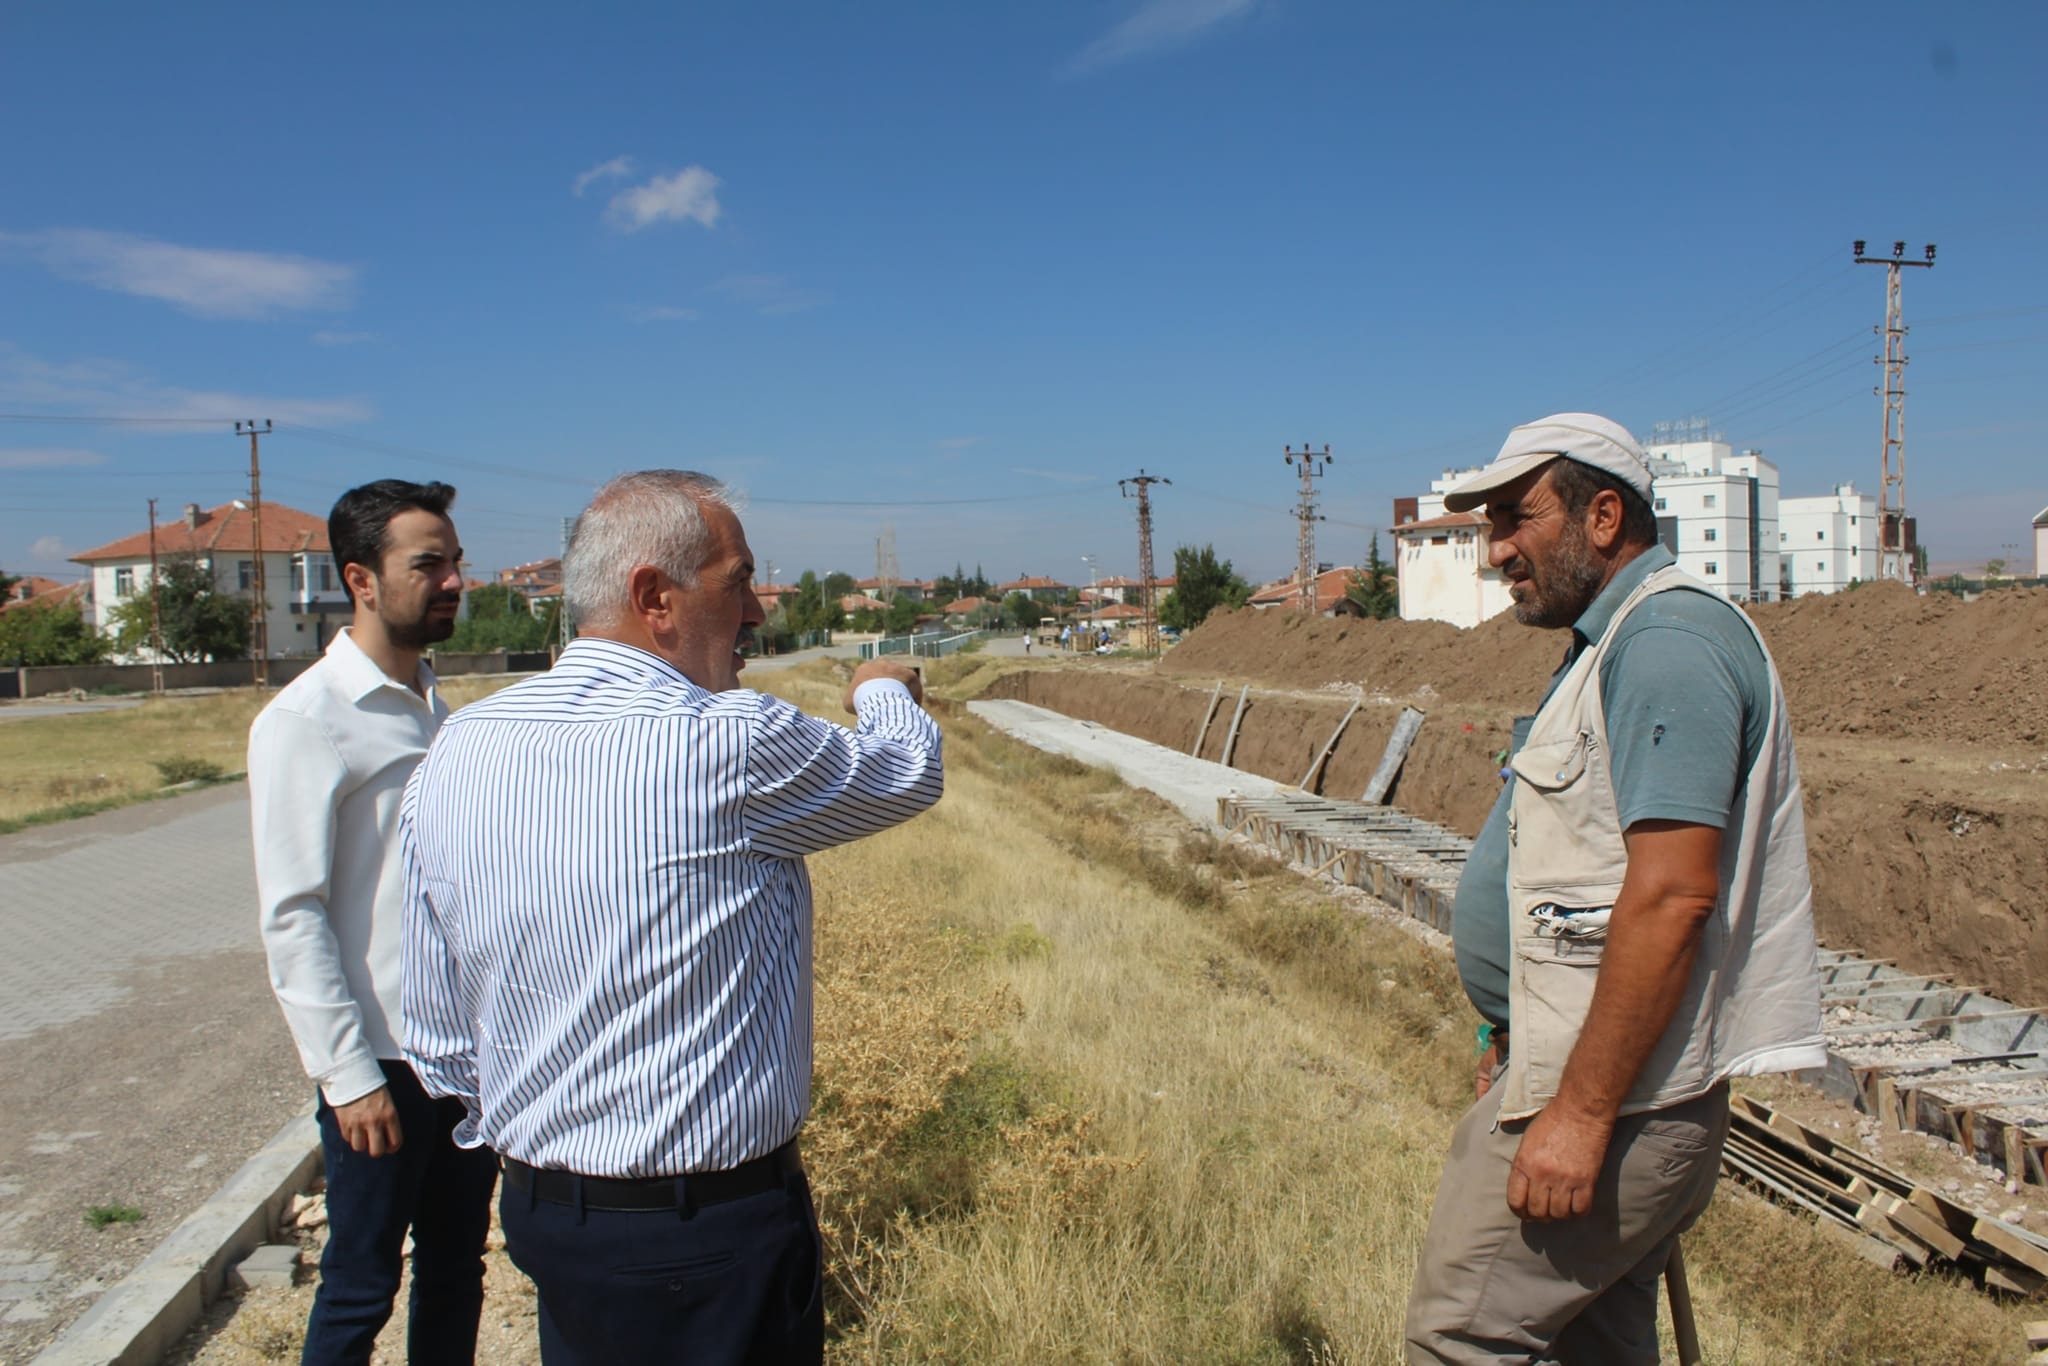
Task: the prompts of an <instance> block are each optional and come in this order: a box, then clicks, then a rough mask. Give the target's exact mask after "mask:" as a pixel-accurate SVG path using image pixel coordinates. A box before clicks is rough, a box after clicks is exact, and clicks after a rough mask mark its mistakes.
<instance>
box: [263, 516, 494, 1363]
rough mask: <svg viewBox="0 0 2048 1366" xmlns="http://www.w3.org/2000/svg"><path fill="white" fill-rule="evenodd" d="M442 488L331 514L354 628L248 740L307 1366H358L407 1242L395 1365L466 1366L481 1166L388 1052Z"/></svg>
mask: <svg viewBox="0 0 2048 1366" xmlns="http://www.w3.org/2000/svg"><path fill="white" fill-rule="evenodd" d="M454 498H455V490H454V489H452V488H450V487H449V486H448V485H446V484H413V483H407V482H405V481H403V480H397V479H384V480H379V481H377V482H376V483H372V484H365V485H364V486H363V487H361V488H357V489H351V490H350V491H349V492H347V493H345V494H343V495H342V497H341V500H340V501H339V502H337V503H336V504H335V505H334V511H333V512H332V513H331V514H330V515H329V517H328V522H327V526H328V539H329V542H330V544H331V548H332V550H333V554H334V560H335V565H336V567H337V568H338V569H339V570H340V572H341V580H342V583H343V585H344V586H345V587H346V589H347V591H348V595H349V599H350V601H351V603H352V604H353V605H354V608H355V613H354V619H353V624H352V625H350V626H349V627H347V628H346V629H344V630H343V631H341V632H340V633H339V634H338V635H336V636H335V638H334V641H333V643H332V644H330V645H329V646H328V647H327V653H326V656H325V657H324V658H322V659H321V660H320V662H319V663H317V664H315V665H314V666H313V667H312V668H310V669H308V670H307V671H306V672H305V673H303V674H301V675H300V676H299V677H298V678H297V679H296V680H294V681H293V682H292V684H291V685H290V686H289V687H287V688H285V689H284V690H283V691H282V692H280V693H279V694H278V695H277V697H276V698H275V699H274V700H272V702H271V703H270V705H269V706H267V707H265V708H264V709H263V713H262V714H261V715H260V716H258V717H257V718H256V723H255V725H253V726H251V727H250V730H249V804H250V813H251V822H252V825H253V827H254V835H255V847H256V891H257V897H258V900H259V901H260V903H261V925H262V931H263V947H264V951H265V953H266V954H267V955H268V956H269V960H270V981H271V986H272V988H273V989H274V990H275V991H276V993H277V1000H278V1004H279V1005H280V1006H282V1007H283V1008H284V1017H285V1023H286V1025H287V1026H289V1028H290V1029H291V1033H292V1038H293V1039H294V1040H295V1041H296V1042H297V1044H298V1048H299V1057H300V1060H301V1061H302V1062H303V1063H304V1064H305V1068H306V1072H307V1074H308V1075H309V1076H310V1077H311V1078H312V1079H313V1081H314V1082H315V1083H316V1084H317V1085H318V1087H319V1093H320V1098H319V1108H318V1111H317V1113H318V1118H319V1123H320V1143H321V1149H322V1152H323V1155H324V1157H325V1159H326V1170H327V1219H328V1241H327V1250H326V1252H325V1253H324V1254H323V1255H322V1256H321V1259H320V1286H319V1289H318V1291H317V1292H316V1293H315V1295H314V1299H313V1310H312V1314H311V1317H310V1318H309V1319H308V1320H307V1323H306V1345H305V1352H304V1355H303V1357H302V1361H303V1362H304V1363H305V1366H315V1364H316V1363H317V1364H318V1366H327V1364H328V1363H353V1364H355V1366H360V1364H361V1363H367V1362H368V1361H369V1360H370V1351H371V1348H372V1346H373V1345H374V1344H375V1342H376V1338H377V1333H378V1331H379V1330H380V1329H382V1328H383V1326H384V1324H385V1321H386V1320H388V1319H389V1318H390V1317H391V1306H392V1301H393V1299H394V1298H395V1296H396V1295H397V1292H398V1283H399V1271H400V1265H401V1250H402V1248H403V1245H404V1242H405V1236H406V1233H407V1232H408V1231H410V1232H411V1234H412V1237H413V1281H412V1300H411V1309H410V1316H409V1322H408V1327H407V1351H408V1357H409V1359H410V1360H411V1361H412V1362H414V1363H416V1364H417V1363H428V1362H433V1363H447V1362H466V1361H470V1360H472V1359H473V1358H474V1356H475V1352H476V1329H477V1316H478V1312H479V1311H480V1309H481V1307H482V1304H483V1243H484V1234H485V1232H486V1231H487V1230H488V1228H489V1226H490V1201H491V1189H492V1187H493V1185H494V1183H495V1182H496V1180H497V1163H496V1160H495V1158H494V1157H493V1156H492V1155H491V1154H490V1153H489V1152H487V1151H483V1150H478V1149H473V1148H460V1147H457V1146H456V1145H455V1143H454V1141H453V1134H454V1130H455V1126H456V1124H457V1123H458V1122H459V1121H460V1120H461V1119H462V1114H463V1111H462V1106H461V1105H460V1104H459V1103H455V1102H450V1101H445V1100H436V1099H434V1098H433V1097H431V1096H429V1095H428V1094H427V1093H426V1092H425V1091H424V1090H423V1089H421V1086H420V1083H419V1079H418V1078H417V1077H415V1076H414V1075H413V1072H412V1069H411V1068H409V1067H408V1066H406V1063H405V1055H404V1053H403V1052H402V1051H401V1049H400V1043H401V1038H400V1032H401V1031H400V1027H399V1008H398V1007H399V980H398V974H399V962H400V957H401V954H400V947H399V945H400V937H401V929H402V918H403V902H404V894H405V872H404V867H403V864H402V862H401V860H400V857H399V847H398V815H399V805H400V802H401V800H402V798H403V796H404V792H405V784H406V780H407V779H408V778H409V777H411V776H412V771H413V769H414V767H415V766H416V765H418V763H419V761H420V757H421V756H422V755H424V754H425V753H426V751H427V745H428V742H430V741H431V740H432V739H433V738H434V734H435V732H436V731H438V730H439V729H440V727H441V722H442V721H443V720H445V719H446V718H447V715H448V707H447V704H446V703H444V702H442V701H441V699H440V697H439V696H438V695H437V694H436V692H435V678H434V674H433V671H432V670H431V669H429V668H428V667H427V666H426V664H425V663H424V662H423V661H422V660H421V658H420V656H421V653H422V652H423V651H424V650H425V649H426V648H427V647H428V646H429V645H431V644H433V643H434V642H436V641H441V640H446V639H447V638H448V637H449V636H450V635H451V634H453V633H454V630H455V618H456V613H457V612H458V611H459V610H460V608H461V604H462V567H461V564H462V549H461V546H460V544H459V543H458V542H457V540H456V538H455V526H454V524H453V523H452V522H450V521H449V520H448V506H449V504H450V503H451V502H453V501H454Z"/></svg>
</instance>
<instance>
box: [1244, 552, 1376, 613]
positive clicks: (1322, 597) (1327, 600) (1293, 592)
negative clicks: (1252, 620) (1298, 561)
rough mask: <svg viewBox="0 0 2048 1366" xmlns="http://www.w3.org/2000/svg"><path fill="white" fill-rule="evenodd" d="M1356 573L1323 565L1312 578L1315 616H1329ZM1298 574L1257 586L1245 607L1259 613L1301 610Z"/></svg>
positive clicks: (1342, 566)
mask: <svg viewBox="0 0 2048 1366" xmlns="http://www.w3.org/2000/svg"><path fill="white" fill-rule="evenodd" d="M1357 573H1358V571H1357V570H1356V569H1354V568H1352V567H1351V566H1349V565H1326V566H1323V567H1322V568H1321V569H1319V570H1318V571H1317V573H1316V577H1315V595H1316V615H1317V616H1324V617H1327V616H1330V615H1332V613H1333V610H1334V609H1335V608H1336V606H1337V604H1338V603H1339V602H1341V601H1343V600H1344V597H1345V595H1346V593H1347V592H1348V591H1349V590H1350V587H1351V580H1352V578H1353V577H1354V576H1355V575H1356V574H1357ZM1301 597H1302V593H1301V571H1300V570H1298V569H1297V570H1296V571H1294V573H1292V574H1289V575H1288V576H1287V577H1286V578H1284V579H1275V580H1274V581H1273V582H1271V583H1269V584H1265V585H1263V586H1261V587H1260V588H1259V589H1258V590H1257V591H1256V592H1254V593H1253V594H1252V595H1251V597H1250V598H1248V599H1246V600H1245V605H1246V606H1247V607H1252V608H1256V609H1257V610H1259V611H1269V610H1271V609H1274V608H1280V609H1283V610H1286V611H1295V612H1298V611H1300V610H1301Z"/></svg>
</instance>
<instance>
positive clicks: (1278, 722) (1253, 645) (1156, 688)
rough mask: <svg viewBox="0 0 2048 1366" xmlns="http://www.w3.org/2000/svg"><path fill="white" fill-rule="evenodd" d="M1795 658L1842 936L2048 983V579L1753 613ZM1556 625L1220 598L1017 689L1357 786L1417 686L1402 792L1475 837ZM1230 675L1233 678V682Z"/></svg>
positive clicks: (1994, 983) (1916, 957)
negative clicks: (1977, 593) (1144, 650)
mask: <svg viewBox="0 0 2048 1366" xmlns="http://www.w3.org/2000/svg"><path fill="white" fill-rule="evenodd" d="M1755 612H1756V620H1757V622H1758V624H1759V625H1760V626H1761V628H1762V629H1763V632H1764V636H1765V639H1766V640H1767V641H1768V642H1769V643H1770V646H1771V650H1772V653H1773V655H1774V656H1775V657H1776V658H1777V659H1778V661H1779V667H1780V671H1781V672H1782V674H1783V676H1784V679H1785V686H1786V691H1787V695H1788V698H1789V701H1790V707H1791V712H1792V717H1793V723H1794V728H1795V731H1796V733H1797V736H1798V745H1799V757H1800V765H1801V768H1802V770H1803V772H1804V775H1805V780H1806V795H1807V831H1808V842H1809V846H1810V855H1811V859H1812V864H1813V875H1814V898H1815V911H1816V916H1817V918H1818V921H1819V924H1820V929H1821V934H1822V937H1823V938H1824V939H1825V940H1827V941H1828V942H1829V943H1831V944H1835V945H1839V946H1842V947H1846V948H1854V949H1857V950H1859V951H1861V952H1864V953H1867V954H1871V955H1873V956H1878V957H1884V958H1890V959H1894V960H1896V961H1897V962H1899V963H1900V964H1902V965H1904V966H1907V967H1909V968H1911V969H1912V970H1914V971H1920V972H1930V973H1942V972H1945V973H1952V974H1954V975H1955V976H1956V977H1957V979H1958V980H1959V981H1961V982H1963V983H1965V984H1968V985H1974V986H1981V987H1983V988H1985V989H1987V990H1990V991H1993V992H1995V993H1996V994H1998V995H2000V996H2003V997H2005V998H2007V999H2009V1000H2013V1001H2016V1002H2018V1003H2019V1004H2023V1005H2036V1004H2041V1003H2043V1002H2044V1001H2048V899H2044V898H2043V895H2042V889H2043V888H2044V887H2048V591H2043V590H2013V591H2007V592H2000V593H1995V594H1992V595H1989V596H1987V597H1985V598H1983V599H1981V600H1979V601H1977V602H1974V603H1962V602H1959V601H1956V600H1954V599H1950V598H1947V597H1945V596H1944V597H1935V596H1930V597H1927V598H1921V597H1918V596H1916V595H1914V594H1912V593H1909V592H1907V591H1905V590H1903V589H1894V588H1881V587H1877V586H1872V587H1868V588H1862V589H1858V590H1857V591H1855V592H1852V593H1847V594H1842V595H1838V596H1835V597H1828V598H1807V599H1801V600H1799V601H1797V602H1792V603H1784V604H1772V605H1769V606H1764V607H1760V608H1757V609H1755ZM1565 644H1566V637H1565V635H1564V633H1562V632H1555V633H1546V634H1544V635H1538V634H1537V633H1535V632H1532V631H1530V630H1529V629H1528V628H1527V627H1523V626H1518V625H1516V624H1515V623H1514V622H1513V621H1512V620H1510V619H1496V620H1494V621H1492V622H1489V623H1487V624H1486V625H1484V626H1481V627H1479V628H1477V629H1476V630H1470V631H1460V630H1458V629H1457V628H1455V627H1450V626H1444V625H1441V624H1438V623H1429V622H1398V621H1396V622H1370V621H1344V620H1329V619H1315V620H1303V619H1302V618H1300V617H1299V616H1298V615H1295V614H1292V613H1286V614H1283V613H1277V612H1275V613H1254V612H1249V611H1245V612H1233V613H1229V614H1227V615H1224V616H1222V617H1218V618H1212V620H1211V621H1210V622H1208V623H1205V624H1204V625H1203V627H1202V628H1201V630H1199V631H1196V632H1194V633H1193V634H1192V635H1190V636H1189V638H1188V639H1187V640H1186V641H1185V642H1184V643H1182V644H1181V645H1180V646H1179V647H1177V648H1176V649H1175V650H1174V651H1173V652H1172V653H1171V654H1169V655H1168V656H1167V657H1166V658H1165V659H1164V660H1163V661H1161V663H1160V664H1159V665H1158V666H1157V671H1156V672H1154V671H1152V670H1142V671H1140V670H1130V669H1121V670H1120V669H1116V668H1109V667H1098V666H1092V665H1088V664H1072V663H1064V664H1057V665H1054V666H1052V667H1036V668H1031V669H1027V670H1024V671H1020V672H1016V673H1012V674H1008V675H1005V676H1004V677H1003V678H1001V679H999V680H998V681H997V683H996V684H995V686H993V687H992V688H991V690H990V692H991V694H992V695H995V696H1007V697H1016V698H1019V699H1021V700H1024V701H1027V702H1033V703H1036V704H1038V705H1040V706H1045V707H1050V708H1052V709H1054V710H1056V711H1060V712H1064V713H1066V714H1067V715H1070V716H1077V717H1082V718H1085V719H1088V720H1092V721H1096V722H1098V723H1100V724H1102V725H1106V726H1111V727H1114V728H1115V729H1118V730H1121V731H1125V732H1127V733H1130V734H1133V735H1139V736H1142V737H1144V738H1146V739H1149V740H1153V741H1155V742H1157V743H1159V744H1163V745H1168V746H1171V747H1173V748H1176V749H1180V750H1183V751H1185V750H1188V749H1189V748H1190V746H1191V745H1192V744H1193V742H1194V740H1195V737H1196V735H1197V734H1198V733H1199V732H1200V731H1201V729H1202V724H1203V718H1204V717H1205V715H1207V714H1208V713H1209V710H1210V707H1211V703H1212V699H1213V700H1214V706H1215V716H1214V720H1213V721H1212V722H1211V723H1210V725H1209V728H1208V732H1207V735H1206V737H1205V738H1204V740H1203V743H1202V746H1201V753H1202V756H1203V757H1204V758H1208V759H1221V758H1222V757H1223V746H1224V743H1225V739H1226V737H1227V735H1228V732H1229V730H1230V727H1231V721H1232V719H1233V717H1234V716H1235V715H1236V712H1237V701H1238V696H1239V692H1240V690H1241V689H1242V688H1244V687H1245V685H1247V684H1250V685H1252V691H1251V692H1250V693H1249V694H1248V695H1247V696H1246V699H1245V710H1244V712H1243V714H1242V716H1241V717H1238V718H1237V719H1238V727H1237V729H1238V735H1237V740H1236V746H1235V750H1234V752H1233V753H1232V755H1231V763H1232V764H1233V765H1235V766H1236V767H1238V768H1242V769H1245V770H1246V771H1248V772H1253V773H1258V774H1260V775H1262V776H1264V777H1267V778H1272V779H1275V780H1277V781H1279V782H1284V783H1291V784H1299V783H1301V782H1302V781H1303V779H1304V777H1305V776H1306V775H1307V774H1308V772H1309V769H1310V766H1311V764H1313V762H1314V761H1315V758H1316V755H1317V753H1318V752H1319V751H1320V750H1321V749H1322V747H1323V745H1324V743H1325V742H1326V741H1328V740H1329V739H1330V737H1331V735H1332V734H1333V732H1335V731H1336V730H1337V727H1338V725H1339V723H1340V721H1342V719H1343V718H1344V716H1345V714H1346V712H1347V711H1348V710H1349V709H1350V705H1351V702H1352V700H1353V699H1354V698H1362V699H1363V703H1364V705H1363V706H1362V707H1361V709H1360V710H1359V711H1358V712H1357V714H1356V715H1355V716H1353V717H1352V719H1351V720H1350V722H1349V723H1348V724H1346V725H1345V727H1344V729H1343V731H1342V733H1341V734H1340V735H1338V738H1337V742H1336V744H1335V746H1334V748H1333V749H1332V750H1331V752H1330V756H1329V759H1328V761H1327V762H1326V764H1325V766H1324V768H1323V770H1322V772H1321V773H1320V775H1319V776H1318V779H1317V781H1316V782H1315V783H1314V784H1312V786H1313V787H1314V788H1315V789H1316V790H1317V791H1320V792H1323V793H1327V794H1329V795H1332V796H1344V797H1357V796H1358V795H1359V794H1360V793H1361V792H1362V791H1363V790H1364V787H1365V783H1366V780H1367V779H1368V778H1369V777H1370V776H1371V774H1372V770H1373V768H1374V767H1375V765H1376V764H1377V763H1378V762H1379V758H1380V755H1381V752H1382V751H1383V750H1384V748H1385V746H1386V742H1387V738H1388V736H1389V734H1390V733H1391V731H1392V729H1393V724H1394V720H1395V718H1396V717H1397V716H1398V715H1399V714H1400V710H1401V708H1402V706H1404V705H1407V704H1411V703H1412V704H1414V705H1417V706H1419V707H1421V708H1422V709H1423V710H1424V711H1425V712H1427V713H1428V721H1427V722H1426V723H1425V724H1424V726H1423V728H1422V732H1421V735H1420V737H1419V738H1418V739H1417V741H1416V745H1415V748H1414V749H1413V750H1412V751H1411V753H1410V756H1409V759H1408V763H1407V765H1406V767H1405V768H1404V769H1403V771H1402V774H1401V777H1400V780H1399V783H1398V785H1397V786H1396V788H1395V790H1394V793H1393V795H1392V797H1391V800H1392V801H1393V802H1394V803H1395V804H1397V805H1399V806H1401V807H1403V808H1404V809H1406V810H1409V811H1412V812H1414V813H1415V814H1417V815H1420V816H1424V817H1427V818H1429V819H1431V820H1435V821H1440V822H1442V823H1443V824H1445V825H1448V826H1450V827H1452V828H1453V829H1456V830H1459V831H1462V832H1464V833H1465V834H1468V835H1469V834H1474V833H1476V832H1477V831H1478V829H1479V826H1480V825H1481V824H1482V823H1483V822H1484V821H1485V818H1486V813H1487V811H1488V810H1489V809H1490V808H1491V806H1492V804H1493V801H1494V799H1495V797H1496V796H1497V795H1498V793H1499V790H1500V779H1499V757H1498V756H1499V755H1500V753H1501V751H1503V750H1504V749H1505V748H1506V746H1507V743H1508V734H1509V727H1510V724H1511V720H1512V718H1513V717H1514V716H1515V715H1516V714H1518V713H1522V712H1527V711H1529V710H1532V709H1533V708H1534V706H1535V704H1536V702H1537V700H1538V699H1539V698H1540V696H1541V694H1542V690H1543V685H1544V682H1545V680H1546V679H1547V678H1548V676H1549V674H1550V671H1551V669H1552V667H1553V666H1554V665H1555V664H1556V663H1557V661H1558V659H1559V658H1560V657H1561V655H1562V652H1563V649H1564V646H1565ZM1219 683H1220V684H1221V687H1220V689H1219V687H1218V684H1219Z"/></svg>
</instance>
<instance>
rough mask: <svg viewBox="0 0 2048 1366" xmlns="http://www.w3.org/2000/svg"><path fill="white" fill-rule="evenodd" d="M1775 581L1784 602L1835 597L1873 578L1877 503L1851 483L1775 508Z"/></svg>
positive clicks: (1874, 570) (1876, 572)
mask: <svg viewBox="0 0 2048 1366" xmlns="http://www.w3.org/2000/svg"><path fill="white" fill-rule="evenodd" d="M1778 531H1779V533H1780V539H1779V542H1778V582H1779V587H1780V593H1781V595H1782V596H1784V597H1788V598H1796V597H1804V596H1805V595H1806V594H1808V593H1839V592H1841V591H1842V590H1843V589H1845V588H1847V587H1849V586H1850V585H1851V584H1854V583H1859V582H1861V581H1862V580H1864V579H1874V578H1876V577H1877V576H1878V557H1877V499H1876V497H1875V496H1874V495H1872V494H1868V493H1858V492H1857V491H1856V486H1855V485H1854V484H1837V485H1835V491H1834V492H1833V493H1826V494H1821V495H1820V496H1818V497H1814V498H1787V499H1784V500H1783V501H1782V502H1780V503H1779V504H1778Z"/></svg>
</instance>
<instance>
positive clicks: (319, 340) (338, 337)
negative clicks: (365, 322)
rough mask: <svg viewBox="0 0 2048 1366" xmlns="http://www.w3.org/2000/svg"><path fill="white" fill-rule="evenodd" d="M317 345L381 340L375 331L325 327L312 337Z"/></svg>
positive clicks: (350, 344)
mask: <svg viewBox="0 0 2048 1366" xmlns="http://www.w3.org/2000/svg"><path fill="white" fill-rule="evenodd" d="M310 340H311V341H312V343H313V345H315V346H361V345H362V344H363V343H365V342H373V341H377V340H379V338H378V336H377V334H376V333H375V332H343V331H339V330H336V329H334V328H330V327H323V328H321V329H320V330H319V331H318V332H315V333H314V334H313V335H312V337H311V338H310Z"/></svg>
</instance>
